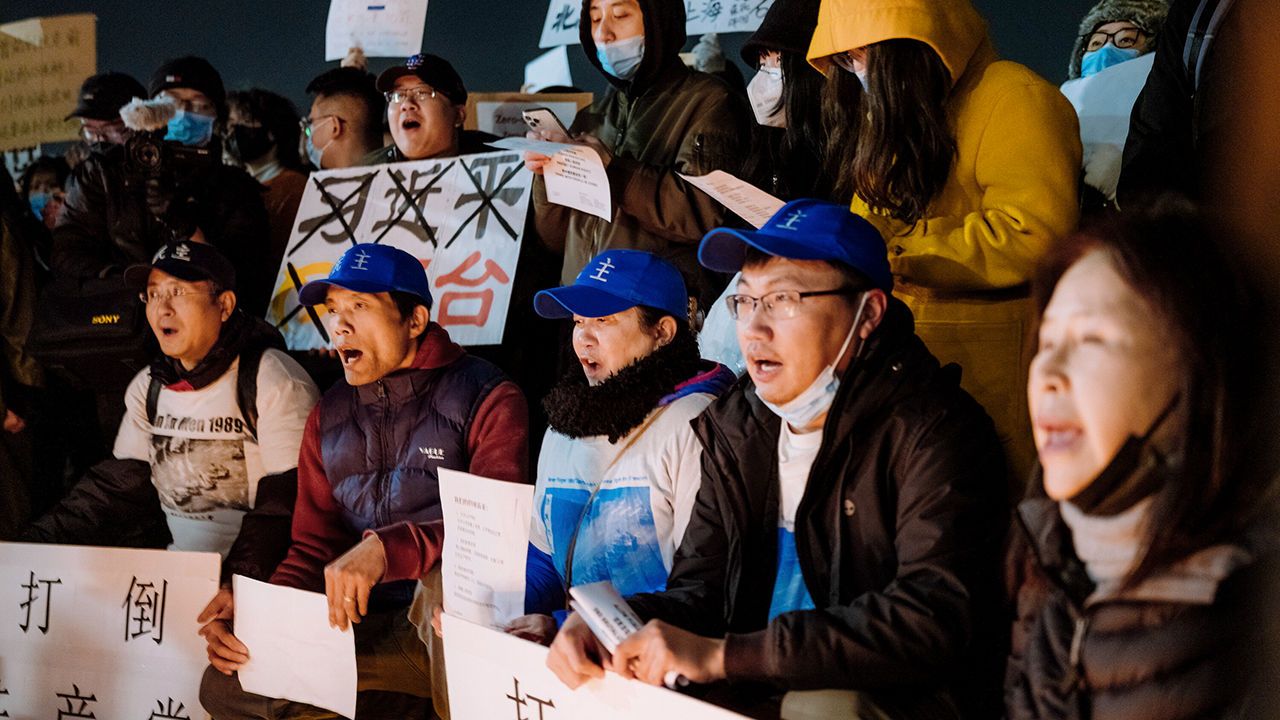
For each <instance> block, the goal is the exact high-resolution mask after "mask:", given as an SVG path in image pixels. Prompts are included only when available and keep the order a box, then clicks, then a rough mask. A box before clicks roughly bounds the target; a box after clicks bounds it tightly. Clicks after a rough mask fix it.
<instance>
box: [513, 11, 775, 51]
mask: <svg viewBox="0 0 1280 720" xmlns="http://www.w3.org/2000/svg"><path fill="white" fill-rule="evenodd" d="M772 6H773V0H684V12H685V32H686V33H688V35H689V37H690V38H696V37H697V36H699V35H703V34H705V33H712V32H714V33H734V32H755V30H756V28H758V27H760V21H761V20H764V16H765V13H767V12H769V8H770V7H772ZM581 13H582V3H580V2H577V0H551V2H550V5H549V7H548V8H547V19H546V21H545V22H544V23H543V25H542V40H541V41H540V42H539V43H538V47H542V48H552V47H557V46H559V45H577V44H579V43H580V42H581V39H580V38H579V35H578V31H579V27H578V26H579V24H580V22H581V17H582V15H581Z"/></svg>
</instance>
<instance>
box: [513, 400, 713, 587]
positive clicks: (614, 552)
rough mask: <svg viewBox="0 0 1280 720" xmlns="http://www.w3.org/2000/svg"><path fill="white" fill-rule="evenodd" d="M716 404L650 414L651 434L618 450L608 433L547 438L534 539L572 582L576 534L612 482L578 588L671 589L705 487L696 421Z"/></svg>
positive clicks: (582, 541)
mask: <svg viewBox="0 0 1280 720" xmlns="http://www.w3.org/2000/svg"><path fill="white" fill-rule="evenodd" d="M713 399H714V398H713V396H711V395H709V394H706V393H694V394H692V395H687V396H685V397H682V398H679V399H677V400H675V401H673V402H672V403H671V404H670V405H668V406H666V407H665V408H662V409H659V410H655V411H654V412H660V413H661V415H659V416H657V417H656V418H653V415H652V414H650V418H653V422H652V424H650V425H649V426H648V427H647V428H645V427H644V426H643V425H642V426H641V427H642V428H643V432H641V428H637V429H636V430H633V431H632V434H633V435H634V434H635V433H637V432H641V434H640V435H638V436H637V437H634V438H633V437H631V436H627V437H624V438H622V439H621V440H619V441H618V442H617V443H616V444H611V443H610V442H609V440H608V438H606V437H604V436H596V437H588V438H578V439H571V438H568V437H566V436H564V435H561V434H559V433H557V432H555V431H553V430H548V431H547V434H546V436H545V437H544V438H543V441H542V452H541V454H540V455H539V457H538V480H537V486H536V488H535V489H534V496H533V522H532V524H531V527H530V533H529V536H530V542H532V543H533V546H534V547H536V548H537V549H539V550H541V551H542V552H544V553H547V554H548V555H551V557H552V560H553V562H554V563H555V566H556V569H557V570H558V571H559V572H560V575H561V577H562V578H563V577H564V573H565V561H566V559H567V554H568V545H569V542H570V538H571V537H572V535H573V531H574V528H575V527H576V526H577V524H578V519H579V518H581V517H582V513H583V508H584V506H585V505H586V503H587V500H588V498H589V497H590V496H591V491H592V489H593V488H594V487H595V485H596V484H597V483H598V482H600V481H601V475H606V476H605V477H604V480H603V483H602V484H601V487H600V490H599V492H597V493H596V496H595V499H594V500H592V501H591V505H590V508H589V509H588V514H587V517H586V519H585V521H584V522H583V525H582V531H581V532H580V533H579V535H578V541H577V545H576V547H575V548H574V557H575V562H574V566H573V584H574V585H582V584H586V583H590V582H596V581H599V580H610V581H611V582H613V584H614V586H615V587H617V588H618V591H619V592H621V593H622V594H623V595H624V596H625V595H630V594H633V593H639V592H652V591H655V590H660V589H662V588H663V587H665V584H666V579H667V575H668V573H669V572H670V571H671V561H672V558H673V557H674V556H675V552H676V548H677V547H679V545H680V541H681V539H682V538H683V537H684V531H685V528H686V527H688V525H689V515H690V514H691V513H692V512H693V503H694V499H695V498H696V496H697V494H698V487H699V486H700V485H701V484H702V464H701V463H702V444H701V443H699V442H698V439H697V437H696V436H695V435H694V433H693V428H692V427H690V425H689V422H690V421H691V420H693V419H694V418H695V417H697V416H698V415H699V414H700V413H701V412H702V411H703V410H704V409H705V408H706V407H707V405H709V404H711V401H712V400H713ZM633 440H634V442H633ZM628 445H629V446H628ZM624 448H625V451H624V450H623V449H624ZM619 453H621V455H619ZM615 458H618V459H617V462H614V459H615ZM611 463H612V465H611ZM606 470H607V474H606Z"/></svg>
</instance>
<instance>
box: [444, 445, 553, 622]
mask: <svg viewBox="0 0 1280 720" xmlns="http://www.w3.org/2000/svg"><path fill="white" fill-rule="evenodd" d="M440 505H441V507H442V509H443V510H444V550H443V551H442V553H441V558H442V560H441V571H442V580H443V581H444V608H445V611H446V612H449V613H452V614H454V615H457V616H459V617H462V618H465V619H467V620H468V621H470V622H474V623H479V624H481V625H489V626H491V627H503V626H505V625H506V624H507V623H509V622H511V621H512V620H515V619H516V618H518V617H520V616H521V615H524V573H525V560H526V559H527V558H528V550H529V522H530V520H531V518H532V514H531V513H532V511H533V486H532V485H520V484H517V483H509V482H502V481H500V480H490V479H488V478H482V477H478V476H475V475H470V474H467V473H464V472H458V471H456V470H449V469H447V468H441V469H440Z"/></svg>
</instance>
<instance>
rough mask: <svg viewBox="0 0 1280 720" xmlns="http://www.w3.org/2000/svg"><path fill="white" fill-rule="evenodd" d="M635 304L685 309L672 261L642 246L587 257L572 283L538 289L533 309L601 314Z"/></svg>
mask: <svg viewBox="0 0 1280 720" xmlns="http://www.w3.org/2000/svg"><path fill="white" fill-rule="evenodd" d="M637 305H645V306H648V307H651V308H657V309H659V310H663V311H665V312H668V313H670V314H672V315H674V316H675V317H676V318H677V319H681V318H685V317H688V315H689V294H688V292H687V291H686V290H685V287H684V278H683V277H681V276H680V271H679V270H677V269H676V268H675V266H674V265H672V264H671V263H669V262H667V261H666V260H663V259H662V258H660V257H658V256H657V255H654V254H652V253H647V252H644V251H642V250H606V251H605V252H602V253H600V254H599V255H597V256H595V257H594V258H592V259H591V262H589V263H587V266H586V267H584V268H583V269H582V272H580V273H578V277H577V279H575V280H574V281H573V284H572V285H565V286H564V287H558V288H552V289H550V290H543V291H541V292H539V293H538V294H537V295H535V296H534V297H533V309H534V310H536V311H537V313H538V314H539V315H541V316H542V317H544V318H552V319H559V318H568V317H573V316H574V315H582V316H583V317H592V318H596V317H605V316H606V315H612V314H614V313H620V312H622V311H623V310H629V309H631V308H633V307H635V306H637Z"/></svg>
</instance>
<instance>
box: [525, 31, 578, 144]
mask: <svg viewBox="0 0 1280 720" xmlns="http://www.w3.org/2000/svg"><path fill="white" fill-rule="evenodd" d="M556 85H562V86H564V87H573V72H572V71H571V70H570V69H569V51H568V49H567V48H565V47H564V46H563V45H561V46H560V47H557V48H553V49H551V50H548V51H546V52H545V53H543V54H541V55H539V56H538V57H536V58H534V59H533V60H532V61H530V62H529V63H527V64H526V65H525V66H524V87H523V88H521V90H523V91H524V92H529V93H536V92H538V91H539V90H541V89H543V88H547V87H553V86H556ZM561 122H563V121H561ZM571 122H573V121H572V120H570V121H569V122H568V123H565V125H566V126H568V125H569V123H571Z"/></svg>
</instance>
